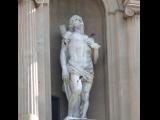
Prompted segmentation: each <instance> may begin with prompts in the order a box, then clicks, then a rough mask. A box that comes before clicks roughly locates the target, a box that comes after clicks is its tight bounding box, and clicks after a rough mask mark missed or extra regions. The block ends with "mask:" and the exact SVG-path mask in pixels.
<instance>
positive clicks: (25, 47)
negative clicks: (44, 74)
mask: <svg viewBox="0 0 160 120" xmlns="http://www.w3.org/2000/svg"><path fill="white" fill-rule="evenodd" d="M35 11H36V10H35V5H34V2H33V1H32V0H23V1H21V2H20V3H19V4H18V120H39V117H38V114H39V111H38V97H39V96H38V64H37V47H36V23H35V22H36V16H35V14H36V13H35Z"/></svg>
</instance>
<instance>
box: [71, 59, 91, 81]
mask: <svg viewBox="0 0 160 120" xmlns="http://www.w3.org/2000/svg"><path fill="white" fill-rule="evenodd" d="M68 71H69V73H71V74H79V75H80V76H82V77H83V79H82V80H83V81H85V82H92V80H93V78H94V71H93V64H92V62H89V63H88V65H87V66H86V67H81V66H80V65H79V64H78V63H75V62H73V61H71V60H70V61H69V62H68Z"/></svg>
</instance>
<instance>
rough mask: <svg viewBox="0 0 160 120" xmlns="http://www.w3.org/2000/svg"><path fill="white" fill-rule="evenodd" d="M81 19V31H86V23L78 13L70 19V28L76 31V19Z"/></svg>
mask: <svg viewBox="0 0 160 120" xmlns="http://www.w3.org/2000/svg"><path fill="white" fill-rule="evenodd" d="M77 19H78V20H79V21H80V22H81V23H80V25H81V26H80V30H81V33H84V23H83V20H82V17H80V16H78V15H73V16H72V17H71V18H70V20H69V30H70V31H71V32H73V31H74V28H75V21H76V20H77Z"/></svg>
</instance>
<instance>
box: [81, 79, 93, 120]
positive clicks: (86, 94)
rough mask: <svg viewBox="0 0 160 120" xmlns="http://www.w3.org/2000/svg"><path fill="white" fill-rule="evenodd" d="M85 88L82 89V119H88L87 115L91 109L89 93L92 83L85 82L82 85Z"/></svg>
mask: <svg viewBox="0 0 160 120" xmlns="http://www.w3.org/2000/svg"><path fill="white" fill-rule="evenodd" d="M82 84H83V85H82V86H83V87H82V94H81V95H82V96H81V99H82V106H81V117H82V118H85V117H86V113H87V110H88V107H89V93H90V90H91V87H92V83H89V82H83V83H82Z"/></svg>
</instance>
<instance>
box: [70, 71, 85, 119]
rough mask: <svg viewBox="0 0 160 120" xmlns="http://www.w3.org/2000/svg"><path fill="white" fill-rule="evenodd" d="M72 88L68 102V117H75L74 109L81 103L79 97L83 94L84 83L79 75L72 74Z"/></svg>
mask: <svg viewBox="0 0 160 120" xmlns="http://www.w3.org/2000/svg"><path fill="white" fill-rule="evenodd" d="M70 88H71V92H72V93H71V96H70V98H69V101H68V104H69V105H68V116H71V117H72V116H73V115H74V112H75V110H74V108H75V107H76V105H77V104H78V102H79V96H80V94H81V92H82V83H81V80H80V79H79V75H76V74H71V80H70Z"/></svg>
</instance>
